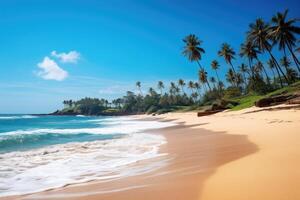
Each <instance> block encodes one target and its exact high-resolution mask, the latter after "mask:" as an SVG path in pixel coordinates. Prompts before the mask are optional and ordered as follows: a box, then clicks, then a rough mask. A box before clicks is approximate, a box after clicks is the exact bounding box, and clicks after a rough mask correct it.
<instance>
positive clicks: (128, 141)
mask: <svg viewBox="0 0 300 200" xmlns="http://www.w3.org/2000/svg"><path fill="white" fill-rule="evenodd" d="M87 120H90V119H87ZM94 120H97V121H91V122H90V123H93V124H95V125H96V126H99V128H77V129H75V128H72V129H50V128H47V129H36V130H16V131H10V132H4V133H0V144H1V137H2V139H3V138H4V137H16V136H18V137H19V136H24V135H29V136H30V137H35V136H37V135H41V134H56V135H72V134H75V135H76V134H82V133H86V134H91V135H92V134H93V135H97V134H99V135H102V134H111V135H114V134H120V133H121V136H120V137H117V138H113V137H112V139H106V140H95V141H88V142H68V143H64V144H56V145H47V146H44V147H42V148H36V149H29V150H26V151H12V152H8V153H2V154H0V161H1V165H0V196H9V195H20V194H27V193H33V192H39V191H44V190H47V189H51V188H57V187H62V186H64V185H67V184H75V183H82V182H86V181H90V180H101V181H109V180H113V179H119V178H123V177H127V176H133V175H137V174H141V173H147V172H149V171H152V170H156V169H158V168H160V167H162V166H164V165H165V164H166V162H167V158H166V157H165V154H161V153H160V152H159V146H160V145H162V144H165V143H166V140H165V138H164V137H163V136H161V135H153V134H146V133H144V131H145V130H147V129H155V128H163V127H168V126H173V125H174V124H173V123H162V122H157V121H138V120H133V119H131V118H124V117H122V118H117V117H114V118H105V119H102V124H101V119H94ZM107 122H109V123H108V124H107ZM146 159H155V162H151V163H149V164H147V165H133V164H134V163H137V162H139V161H142V160H146Z"/></svg>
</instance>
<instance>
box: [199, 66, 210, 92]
mask: <svg viewBox="0 0 300 200" xmlns="http://www.w3.org/2000/svg"><path fill="white" fill-rule="evenodd" d="M198 76H199V81H200V82H201V83H203V84H204V83H206V84H207V86H208V89H209V91H211V87H210V85H209V82H208V81H207V72H206V71H205V70H204V69H200V70H199V73H198Z"/></svg>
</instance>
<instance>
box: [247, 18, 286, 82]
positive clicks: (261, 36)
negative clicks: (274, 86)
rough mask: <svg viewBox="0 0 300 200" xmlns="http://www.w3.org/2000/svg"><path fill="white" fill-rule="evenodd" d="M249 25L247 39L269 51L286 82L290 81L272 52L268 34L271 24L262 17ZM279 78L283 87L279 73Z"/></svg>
mask: <svg viewBox="0 0 300 200" xmlns="http://www.w3.org/2000/svg"><path fill="white" fill-rule="evenodd" d="M249 27H250V30H249V31H248V32H247V40H248V41H251V42H252V44H253V45H254V46H256V47H257V48H258V49H259V50H260V51H262V52H264V51H267V52H268V53H269V55H270V57H271V58H272V60H273V61H274V63H275V66H276V68H277V70H279V71H280V72H281V74H282V75H283V77H284V79H285V80H286V82H288V79H287V77H286V75H285V74H284V73H283V71H282V69H281V67H280V65H279V64H278V62H277V60H276V59H275V57H274V56H273V54H272V52H271V49H272V45H271V44H270V42H269V40H270V37H269V34H268V33H269V29H270V27H269V25H268V24H266V23H265V22H264V21H263V20H262V19H257V20H256V21H255V23H251V24H250V25H249ZM279 79H280V85H281V87H283V83H282V79H281V76H280V74H279Z"/></svg>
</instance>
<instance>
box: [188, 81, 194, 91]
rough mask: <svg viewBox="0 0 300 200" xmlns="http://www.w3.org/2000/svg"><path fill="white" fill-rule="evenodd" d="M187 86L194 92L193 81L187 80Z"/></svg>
mask: <svg viewBox="0 0 300 200" xmlns="http://www.w3.org/2000/svg"><path fill="white" fill-rule="evenodd" d="M188 88H190V90H191V91H192V93H193V92H194V90H193V89H194V82H193V81H189V82H188Z"/></svg>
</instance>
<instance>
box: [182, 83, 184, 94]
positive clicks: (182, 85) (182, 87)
mask: <svg viewBox="0 0 300 200" xmlns="http://www.w3.org/2000/svg"><path fill="white" fill-rule="evenodd" d="M181 90H182V93H183V94H184V90H183V85H182V86H181Z"/></svg>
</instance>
